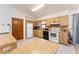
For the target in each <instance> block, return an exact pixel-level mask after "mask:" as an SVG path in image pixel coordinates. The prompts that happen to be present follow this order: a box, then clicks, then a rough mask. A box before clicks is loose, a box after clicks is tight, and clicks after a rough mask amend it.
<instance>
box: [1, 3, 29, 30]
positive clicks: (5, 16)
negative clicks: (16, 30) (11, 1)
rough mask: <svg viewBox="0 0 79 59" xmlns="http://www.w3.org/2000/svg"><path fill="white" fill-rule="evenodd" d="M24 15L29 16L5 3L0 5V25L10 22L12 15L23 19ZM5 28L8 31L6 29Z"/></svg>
mask: <svg viewBox="0 0 79 59" xmlns="http://www.w3.org/2000/svg"><path fill="white" fill-rule="evenodd" d="M25 16H29V15H26V14H25V13H23V12H21V11H19V10H17V9H16V8H13V7H11V6H9V5H6V4H3V5H0V25H2V24H12V23H11V20H12V17H17V18H22V19H25ZM5 30H6V31H8V30H7V29H5ZM9 31H11V30H9Z"/></svg>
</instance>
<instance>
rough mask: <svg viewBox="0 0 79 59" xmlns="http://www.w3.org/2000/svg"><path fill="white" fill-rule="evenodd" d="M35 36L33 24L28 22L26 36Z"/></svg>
mask: <svg viewBox="0 0 79 59" xmlns="http://www.w3.org/2000/svg"><path fill="white" fill-rule="evenodd" d="M31 37H33V24H32V23H27V24H26V38H31Z"/></svg>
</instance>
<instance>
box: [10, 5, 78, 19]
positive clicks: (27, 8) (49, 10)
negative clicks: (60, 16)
mask: <svg viewBox="0 0 79 59" xmlns="http://www.w3.org/2000/svg"><path fill="white" fill-rule="evenodd" d="M10 6H12V7H15V8H17V9H19V10H21V11H22V12H24V13H26V14H28V15H30V16H32V18H34V19H35V18H40V17H42V16H46V15H49V14H53V13H57V12H61V11H64V10H76V9H79V4H45V6H44V7H43V8H41V9H39V10H37V11H35V12H32V11H31V9H32V8H34V7H35V6H37V4H11V5H10Z"/></svg>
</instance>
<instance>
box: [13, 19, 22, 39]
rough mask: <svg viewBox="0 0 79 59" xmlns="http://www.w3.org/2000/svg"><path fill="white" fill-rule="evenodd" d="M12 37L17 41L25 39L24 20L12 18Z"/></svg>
mask: <svg viewBox="0 0 79 59" xmlns="http://www.w3.org/2000/svg"><path fill="white" fill-rule="evenodd" d="M12 35H13V36H14V37H15V38H16V39H17V40H20V39H23V19H18V18H12Z"/></svg>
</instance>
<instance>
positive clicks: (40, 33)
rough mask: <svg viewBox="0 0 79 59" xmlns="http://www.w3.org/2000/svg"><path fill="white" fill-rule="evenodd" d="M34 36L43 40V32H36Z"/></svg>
mask: <svg viewBox="0 0 79 59" xmlns="http://www.w3.org/2000/svg"><path fill="white" fill-rule="evenodd" d="M34 36H36V37H40V38H43V30H41V29H39V30H34Z"/></svg>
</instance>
